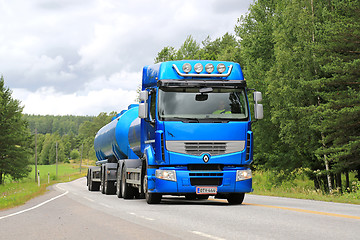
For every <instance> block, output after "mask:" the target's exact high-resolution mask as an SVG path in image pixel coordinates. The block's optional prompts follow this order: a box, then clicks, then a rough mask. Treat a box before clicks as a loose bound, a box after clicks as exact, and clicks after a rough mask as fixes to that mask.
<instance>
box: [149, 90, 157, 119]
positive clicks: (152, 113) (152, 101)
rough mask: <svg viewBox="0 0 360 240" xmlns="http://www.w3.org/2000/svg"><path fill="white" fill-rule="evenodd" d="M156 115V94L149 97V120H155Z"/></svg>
mask: <svg viewBox="0 0 360 240" xmlns="http://www.w3.org/2000/svg"><path fill="white" fill-rule="evenodd" d="M155 115H156V92H152V93H151V95H150V118H151V119H150V120H155Z"/></svg>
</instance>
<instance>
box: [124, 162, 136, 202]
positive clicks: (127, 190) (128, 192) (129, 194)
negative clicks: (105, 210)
mask: <svg viewBox="0 0 360 240" xmlns="http://www.w3.org/2000/svg"><path fill="white" fill-rule="evenodd" d="M121 195H122V196H123V198H124V199H133V198H134V191H133V188H132V187H130V186H129V184H127V183H126V168H125V167H123V170H122V174H121Z"/></svg>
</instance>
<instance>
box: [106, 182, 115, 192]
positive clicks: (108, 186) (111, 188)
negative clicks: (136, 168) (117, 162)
mask: <svg viewBox="0 0 360 240" xmlns="http://www.w3.org/2000/svg"><path fill="white" fill-rule="evenodd" d="M105 194H106V195H113V194H115V185H114V182H113V181H111V182H110V181H106V180H105Z"/></svg>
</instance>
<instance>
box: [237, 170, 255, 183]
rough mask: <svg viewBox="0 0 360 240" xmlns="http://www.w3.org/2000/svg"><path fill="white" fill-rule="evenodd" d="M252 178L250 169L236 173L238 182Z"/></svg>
mask: <svg viewBox="0 0 360 240" xmlns="http://www.w3.org/2000/svg"><path fill="white" fill-rule="evenodd" d="M251 178H252V174H251V170H250V169H246V170H237V171H236V181H243V180H247V179H251Z"/></svg>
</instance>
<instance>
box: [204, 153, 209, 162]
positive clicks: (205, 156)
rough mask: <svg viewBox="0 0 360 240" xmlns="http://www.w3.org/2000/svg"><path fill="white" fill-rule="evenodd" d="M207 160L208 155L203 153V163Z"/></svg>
mask: <svg viewBox="0 0 360 240" xmlns="http://www.w3.org/2000/svg"><path fill="white" fill-rule="evenodd" d="M209 160H210V157H209V155H207V154H205V155H204V156H203V161H204V162H205V163H207V162H208V161H209Z"/></svg>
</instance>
